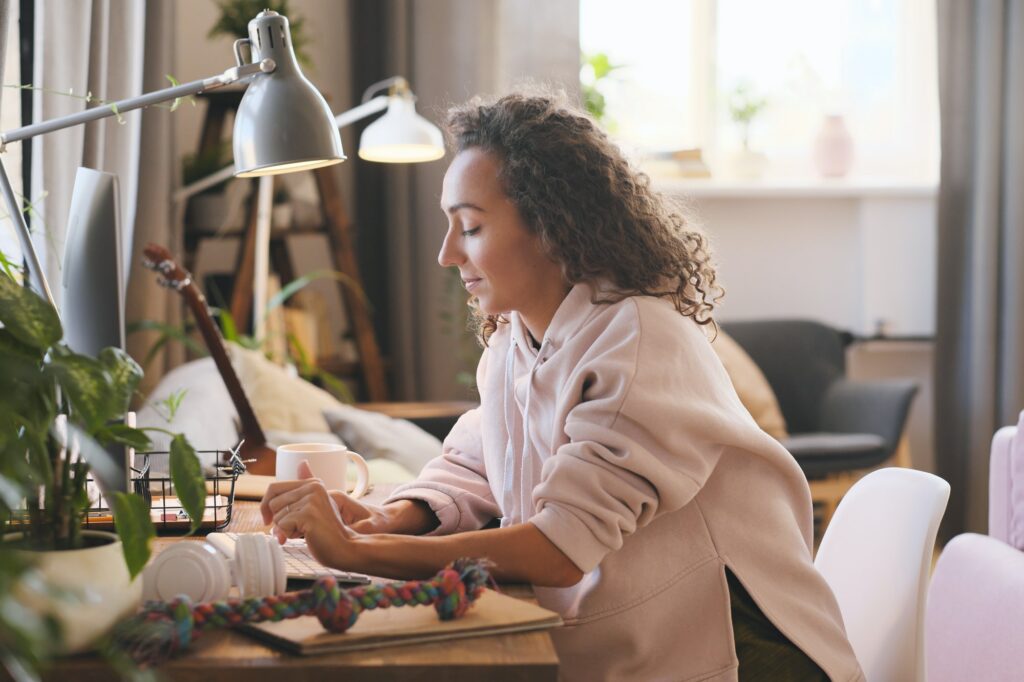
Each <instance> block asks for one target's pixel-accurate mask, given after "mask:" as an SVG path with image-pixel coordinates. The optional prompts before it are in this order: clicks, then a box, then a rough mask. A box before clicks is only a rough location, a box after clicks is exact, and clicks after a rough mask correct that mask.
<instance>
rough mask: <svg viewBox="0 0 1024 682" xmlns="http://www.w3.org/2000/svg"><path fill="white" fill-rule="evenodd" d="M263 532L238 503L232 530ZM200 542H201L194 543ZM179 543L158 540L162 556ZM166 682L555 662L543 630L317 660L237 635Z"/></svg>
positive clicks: (523, 671)
mask: <svg viewBox="0 0 1024 682" xmlns="http://www.w3.org/2000/svg"><path fill="white" fill-rule="evenodd" d="M263 528H264V526H263V523H262V520H261V519H260V516H259V505H258V503H256V502H240V501H236V503H235V509H234V516H233V518H232V521H231V525H230V528H229V530H232V531H234V532H240V533H244V532H251V531H256V530H262V529H263ZM199 539H201V538H199ZM179 541H181V540H180V539H178V538H158V539H157V540H156V542H155V543H154V551H159V550H160V549H161V548H162V547H166V546H167V545H168V544H170V543H172V542H179ZM503 591H504V592H505V593H506V594H510V595H512V596H516V597H521V598H523V599H531V600H532V599H533V596H532V593H531V591H530V588H529V587H528V586H525V585H512V586H506V587H503ZM161 672H162V673H164V674H165V676H166V678H167V679H170V680H176V681H177V680H187V681H191V680H196V681H199V680H217V682H233V681H235V680H238V681H244V682H261V681H263V680H267V681H268V682H269V681H273V682H304V681H306V680H319V679H327V678H330V679H350V678H351V679H358V680H441V681H454V680H474V681H475V680H485V679H486V680H495V681H499V682H501V681H511V680H555V679H556V677H557V674H558V657H557V656H556V654H555V649H554V645H553V644H552V642H551V636H550V634H549V633H548V632H547V631H539V632H526V633H519V634H510V635H493V636H490V637H474V638H468V639H456V640H451V641H447V642H441V643H434V644H416V645H409V646H402V647H386V648H381V649H372V650H369V651H353V652H348V653H341V654H325V655H321V656H302V657H300V656H291V655H289V654H286V653H282V652H279V651H277V650H276V649H271V648H268V647H266V646H264V645H262V644H260V643H259V642H257V641H256V640H253V639H250V638H248V637H246V636H244V635H241V634H238V633H235V632H228V631H223V632H211V633H206V634H204V635H203V636H202V637H201V638H200V639H199V640H197V641H196V642H195V644H193V645H192V647H191V651H190V653H188V654H187V655H185V656H184V657H182V658H179V659H176V660H174V661H172V662H170V663H168V664H167V665H165V666H163V667H162V668H161ZM110 676H111V672H110V669H109V668H108V667H106V665H105V664H103V663H102V662H101V661H99V660H97V659H96V658H95V657H93V656H83V657H76V658H72V659H67V660H65V661H62V662H61V663H60V664H59V665H57V666H55V668H53V669H52V670H51V671H50V673H49V675H47V678H46V679H52V680H67V679H74V680H76V682H87V681H90V680H97V681H98V680H104V681H105V680H109V679H111V677H110Z"/></svg>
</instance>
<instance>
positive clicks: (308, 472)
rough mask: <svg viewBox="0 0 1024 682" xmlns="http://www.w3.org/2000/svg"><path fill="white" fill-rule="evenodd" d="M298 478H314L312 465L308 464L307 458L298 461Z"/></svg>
mask: <svg viewBox="0 0 1024 682" xmlns="http://www.w3.org/2000/svg"><path fill="white" fill-rule="evenodd" d="M299 478H316V476H314V475H313V467H311V466H309V460H308V459H304V460H302V461H301V462H299Z"/></svg>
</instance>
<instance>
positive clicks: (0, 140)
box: [0, 59, 276, 150]
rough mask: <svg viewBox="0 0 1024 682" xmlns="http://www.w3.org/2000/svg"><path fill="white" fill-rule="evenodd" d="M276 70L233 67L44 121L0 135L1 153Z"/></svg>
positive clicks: (268, 64) (269, 63)
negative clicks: (26, 142) (16, 144)
mask: <svg viewBox="0 0 1024 682" xmlns="http://www.w3.org/2000/svg"><path fill="white" fill-rule="evenodd" d="M275 68H276V65H275V64H274V61H273V60H272V59H264V60H263V61H262V62H260V63H259V64H245V65H243V66H233V67H231V68H230V69H228V70H227V71H225V72H224V73H222V74H219V75H217V76H211V77H209V78H201V79H199V80H195V81H192V82H190V83H184V84H182V85H175V86H172V87H169V88H164V89H162V90H156V91H154V92H150V93H146V94H143V95H139V96H137V97H129V98H127V99H122V100H118V101H117V102H113V103H111V104H106V105H104V106H99V107H92V108H91V109H86V110H85V111H80V112H78V113H75V114H69V115H67V116H60V117H58V118H54V119H50V120H49V121H43V122H42V123H35V124H32V125H27V126H23V127H21V128H15V129H14V130H8V131H6V132H3V133H0V150H2V149H3V147H5V146H6V145H7V144H9V143H11V142H19V141H21V140H27V139H29V138H32V137H35V136H36V135H43V134H46V133H52V132H53V131H55V130H63V129H64V128H70V127H72V126H76V125H81V124H82V123H89V122H90V121H97V120H99V119H102V118H109V117H110V116H116V115H118V114H122V113H124V112H127V111H133V110H135V109H142V108H144V107H148V106H151V105H153V104H159V103H161V102H166V101H168V100H172V99H177V98H179V97H188V96H189V95H195V94H198V93H200V92H205V91H208V90H215V89H217V88H221V87H223V86H225V85H230V84H232V83H237V82H238V81H240V80H242V79H243V78H248V77H249V76H254V75H256V74H257V73H271V72H272V71H274V69H275Z"/></svg>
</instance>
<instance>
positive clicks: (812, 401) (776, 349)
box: [722, 320, 917, 522]
mask: <svg viewBox="0 0 1024 682" xmlns="http://www.w3.org/2000/svg"><path fill="white" fill-rule="evenodd" d="M722 329H724V330H725V332H726V333H727V334H729V335H730V336H731V337H732V338H733V339H735V340H736V342H737V343H738V344H739V345H740V346H741V347H742V348H743V350H745V351H746V352H747V354H748V355H750V357H751V358H752V359H753V360H754V362H755V363H756V364H757V366H758V367H759V368H760V369H761V371H762V372H763V373H764V375H765V377H766V378H767V379H768V383H769V384H771V387H772V390H773V391H774V392H775V396H776V398H777V399H778V401H779V407H780V408H781V410H782V415H783V417H785V419H786V426H787V429H788V431H789V438H787V439H785V440H783V441H782V444H783V445H785V446H786V448H787V449H788V450H789V451H790V452H791V453H792V454H793V457H794V458H796V461H797V463H799V464H800V468H801V469H803V471H804V474H805V475H806V476H807V478H808V480H810V481H811V484H812V485H811V487H812V492H819V491H820V488H821V487H820V486H815V481H817V480H820V479H829V478H832V477H833V476H834V475H835V474H838V473H841V472H850V471H854V470H862V469H869V468H871V467H875V466H878V465H879V464H881V463H882V462H884V461H886V460H887V459H889V458H891V457H893V456H894V454H895V453H896V452H897V448H898V447H900V442H901V437H902V434H903V430H904V427H905V425H906V421H907V413H908V411H909V410H910V403H911V401H912V400H913V398H914V394H915V393H916V392H917V385H916V384H915V383H914V382H912V381H905V380H891V381H852V380H850V379H847V378H846V347H847V346H848V345H849V344H850V343H851V342H852V341H853V337H852V336H851V335H850V334H849V333H847V332H841V331H838V330H836V329H833V328H832V327H828V326H826V325H823V324H820V323H818V322H811V321H808V320H759V321H748V322H731V323H727V324H723V325H722ZM906 459H907V460H909V456H908V457H907V458H906ZM902 463H903V464H905V465H907V466H909V461H905V462H902ZM847 483H849V484H852V481H847ZM816 487H818V488H819V491H815V488H816ZM835 487H837V488H838V489H840V490H841V492H838V491H837V493H836V494H833V495H826V496H822V495H818V494H816V495H815V498H816V500H817V499H820V498H822V497H831V498H834V499H830V500H820V501H824V502H826V504H829V503H830V508H829V509H827V510H826V513H825V514H826V517H829V516H831V510H832V509H833V508H834V504H836V503H838V498H839V497H841V496H842V492H845V489H846V487H848V486H846V485H840V486H835ZM826 522H827V518H826Z"/></svg>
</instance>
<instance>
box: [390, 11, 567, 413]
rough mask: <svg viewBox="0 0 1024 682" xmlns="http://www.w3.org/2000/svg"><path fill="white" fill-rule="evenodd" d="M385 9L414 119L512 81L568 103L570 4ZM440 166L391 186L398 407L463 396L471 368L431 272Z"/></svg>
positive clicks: (453, 295) (400, 175)
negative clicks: (558, 94)
mask: <svg viewBox="0 0 1024 682" xmlns="http://www.w3.org/2000/svg"><path fill="white" fill-rule="evenodd" d="M391 10H392V11H391V13H390V15H391V26H390V27H389V33H390V35H391V36H393V37H394V39H395V49H394V50H393V51H392V55H393V57H392V58H393V59H394V62H393V63H391V64H389V66H390V67H391V69H392V71H391V72H393V73H399V74H404V75H406V76H407V77H408V78H409V80H410V81H411V83H412V87H413V89H414V90H415V92H416V94H417V96H418V98H419V99H418V101H417V108H418V110H419V111H420V113H422V114H423V115H424V116H427V117H428V118H430V119H431V120H433V121H435V122H437V123H442V122H443V120H444V112H445V110H446V109H447V108H448V107H449V106H450V105H452V104H457V103H461V102H463V101H465V100H466V99H468V98H470V97H471V96H473V95H477V94H480V95H493V94H501V93H504V92H508V91H510V90H511V89H513V88H514V87H515V85H516V84H517V83H519V82H521V81H535V82H543V83H548V84H551V85H554V86H556V87H561V88H563V89H565V90H566V91H567V92H569V93H570V95H578V92H579V3H578V2H576V0H565V1H563V2H550V0H487V1H483V2H482V1H480V0H432V1H431V2H415V1H413V0H391ZM450 161H451V158H450V156H449V157H448V158H446V159H444V160H442V161H438V162H435V163H429V164H422V165H418V166H416V167H415V168H412V169H406V170H398V171H396V172H395V174H394V176H393V177H392V178H391V181H392V183H393V184H390V190H391V191H392V192H393V193H394V197H395V199H394V201H393V202H391V205H390V208H389V214H388V216H387V229H388V234H389V237H390V239H389V240H388V244H389V254H388V271H389V272H390V273H391V275H392V277H391V286H390V287H389V292H390V293H389V296H390V297H389V300H388V302H387V304H388V310H389V314H390V319H391V324H390V325H389V328H390V334H391V338H390V339H389V341H390V354H391V357H392V358H393V376H394V378H395V394H396V395H395V397H396V398H399V399H416V400H445V399H452V398H466V397H469V396H470V394H469V393H468V391H467V388H466V386H465V385H462V384H460V383H459V381H458V378H457V377H458V375H459V373H460V372H464V371H466V370H468V371H470V372H472V371H473V370H474V369H475V367H467V366H466V361H465V355H466V353H465V351H464V348H465V337H466V332H465V330H464V328H463V327H462V326H461V325H460V324H459V323H458V319H459V315H460V312H461V309H462V308H463V307H464V303H465V299H466V294H465V292H464V291H463V290H462V289H461V285H460V284H459V283H458V282H457V281H456V278H454V277H453V276H452V275H451V274H450V273H449V272H448V271H447V270H446V269H442V268H441V267H440V266H439V265H438V264H437V252H438V249H439V248H440V246H441V240H442V238H443V237H444V233H445V230H446V229H447V221H446V219H445V217H444V216H443V214H442V213H441V210H440V208H439V207H438V202H439V200H440V196H441V181H442V179H443V177H444V172H445V170H446V168H447V166H448V163H449V162H450ZM470 344H472V341H470ZM460 348H461V349H462V350H460Z"/></svg>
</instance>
